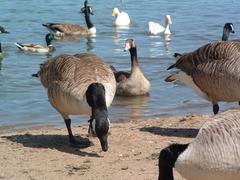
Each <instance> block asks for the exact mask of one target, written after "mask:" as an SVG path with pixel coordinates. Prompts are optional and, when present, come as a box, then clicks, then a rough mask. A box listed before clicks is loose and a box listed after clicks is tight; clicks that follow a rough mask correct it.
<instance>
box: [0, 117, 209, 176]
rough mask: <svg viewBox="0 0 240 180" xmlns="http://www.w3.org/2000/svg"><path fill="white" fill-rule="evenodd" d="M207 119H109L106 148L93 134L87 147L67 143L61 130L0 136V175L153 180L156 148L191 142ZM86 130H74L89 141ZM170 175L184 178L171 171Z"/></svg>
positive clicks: (155, 165) (41, 130) (76, 128)
mask: <svg viewBox="0 0 240 180" xmlns="http://www.w3.org/2000/svg"><path fill="white" fill-rule="evenodd" d="M206 119H207V116H201V115H187V116H182V117H169V118H156V119H149V120H139V121H134V122H132V121H130V122H124V123H114V124H111V130H110V135H109V139H108V140H109V150H108V151H107V152H101V148H100V144H99V141H98V139H97V138H94V137H91V138H89V139H90V141H91V142H92V143H93V145H92V146H90V147H88V148H84V149H78V148H73V147H70V146H69V144H68V137H67V136H66V135H67V130H66V128H63V129H59V128H51V129H46V128H43V129H38V130H28V131H27V130H26V131H24V132H11V133H6V134H1V135H0V179H16V180H21V179H24V180H25V179H31V180H35V179H36V180H43V179H44V180H45V179H47V180H48V179H50V180H52V179H53V180H55V179H63V180H68V179H74V180H76V179H81V180H156V179H157V177H158V166H157V165H158V156H159V152H160V150H161V149H162V148H164V147H166V146H167V145H168V144H170V143H187V142H190V141H191V140H192V138H194V137H195V136H196V134H197V132H198V129H199V127H200V126H201V125H202V124H203V123H204V122H205V120H206ZM87 130H88V126H82V127H74V128H73V132H74V134H75V135H76V136H78V138H80V139H82V140H86V138H87V139H88V137H87ZM80 136H81V137H80ZM174 176H175V179H176V180H183V178H181V176H180V175H179V174H177V173H176V172H175V174H174Z"/></svg>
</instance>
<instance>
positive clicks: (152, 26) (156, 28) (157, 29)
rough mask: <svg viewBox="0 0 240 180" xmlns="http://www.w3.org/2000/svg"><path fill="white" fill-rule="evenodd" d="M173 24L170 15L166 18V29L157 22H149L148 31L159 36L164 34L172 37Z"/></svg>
mask: <svg viewBox="0 0 240 180" xmlns="http://www.w3.org/2000/svg"><path fill="white" fill-rule="evenodd" d="M171 24H172V18H171V16H170V15H166V16H165V27H163V26H162V25H160V24H159V23H156V22H152V21H150V22H148V31H149V33H150V34H153V35H157V34H160V33H163V34H164V35H170V34H171V31H170V25H171Z"/></svg>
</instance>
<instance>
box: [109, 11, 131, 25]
mask: <svg viewBox="0 0 240 180" xmlns="http://www.w3.org/2000/svg"><path fill="white" fill-rule="evenodd" d="M112 16H114V17H116V19H115V21H114V24H115V25H116V26H127V25H129V24H130V18H129V16H128V13H126V12H124V11H122V12H120V11H119V9H118V8H114V9H113V11H112Z"/></svg>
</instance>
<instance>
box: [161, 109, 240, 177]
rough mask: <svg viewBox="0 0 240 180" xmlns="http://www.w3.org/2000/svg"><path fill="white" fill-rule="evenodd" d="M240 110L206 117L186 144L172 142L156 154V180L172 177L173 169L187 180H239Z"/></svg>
mask: <svg viewBox="0 0 240 180" xmlns="http://www.w3.org/2000/svg"><path fill="white" fill-rule="evenodd" d="M239 162H240V111H239V110H229V111H226V112H223V113H220V114H219V115H217V116H214V117H213V118H211V119H209V120H207V121H206V122H205V123H204V124H203V126H202V127H201V129H200V130H199V132H198V135H197V137H196V138H195V139H194V140H193V141H192V142H191V143H190V144H172V145H170V146H168V147H166V148H164V149H163V150H161V152H160V155H159V178H158V180H173V179H174V177H173V168H175V169H176V170H177V171H178V172H179V173H180V174H181V175H182V176H183V177H184V178H186V179H187V180H239V179H240V163H239Z"/></svg>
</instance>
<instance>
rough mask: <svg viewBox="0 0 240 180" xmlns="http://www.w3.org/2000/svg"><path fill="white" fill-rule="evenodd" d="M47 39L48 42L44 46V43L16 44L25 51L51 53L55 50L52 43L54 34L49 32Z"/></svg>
mask: <svg viewBox="0 0 240 180" xmlns="http://www.w3.org/2000/svg"><path fill="white" fill-rule="evenodd" d="M45 40H46V43H47V46H46V47H44V46H42V45H38V44H21V43H18V42H17V43H15V45H16V46H17V47H18V49H19V50H21V51H24V52H34V53H49V52H53V51H55V48H54V47H53V45H52V44H51V42H52V40H53V35H52V34H50V33H48V34H47V35H46V36H45Z"/></svg>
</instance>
